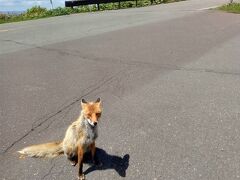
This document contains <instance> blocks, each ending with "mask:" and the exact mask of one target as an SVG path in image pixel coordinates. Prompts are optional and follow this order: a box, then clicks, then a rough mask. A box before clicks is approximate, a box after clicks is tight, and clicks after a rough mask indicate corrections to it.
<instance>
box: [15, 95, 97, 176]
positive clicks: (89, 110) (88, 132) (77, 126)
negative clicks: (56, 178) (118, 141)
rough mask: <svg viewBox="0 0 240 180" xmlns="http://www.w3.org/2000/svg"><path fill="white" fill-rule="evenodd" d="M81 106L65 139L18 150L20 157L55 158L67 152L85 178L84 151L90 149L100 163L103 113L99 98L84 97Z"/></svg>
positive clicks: (95, 159) (79, 173)
mask: <svg viewBox="0 0 240 180" xmlns="http://www.w3.org/2000/svg"><path fill="white" fill-rule="evenodd" d="M81 107H82V111H81V113H80V116H79V117H78V119H77V120H76V121H74V122H73V123H72V124H71V125H70V126H69V127H68V129H67V131H66V134H65V137H64V139H63V141H60V142H51V143H46V144H39V145H33V146H28V147H25V148H24V149H22V150H20V151H18V152H19V153H20V154H21V156H20V157H25V156H29V157H40V158H54V157H57V156H59V155H62V154H65V155H66V156H67V158H68V159H69V160H70V161H71V162H72V165H74V166H75V165H76V164H77V163H78V164H79V172H78V179H79V180H84V179H85V175H84V174H83V170H82V168H83V155H84V153H85V152H87V151H90V152H91V155H92V160H93V162H94V163H95V164H97V165H99V161H98V158H97V157H96V154H95V152H96V147H95V140H96V139H97V136H98V129H97V124H98V121H99V119H100V117H101V113H102V105H101V100H100V98H98V99H97V101H96V102H86V101H85V100H84V99H82V101H81Z"/></svg>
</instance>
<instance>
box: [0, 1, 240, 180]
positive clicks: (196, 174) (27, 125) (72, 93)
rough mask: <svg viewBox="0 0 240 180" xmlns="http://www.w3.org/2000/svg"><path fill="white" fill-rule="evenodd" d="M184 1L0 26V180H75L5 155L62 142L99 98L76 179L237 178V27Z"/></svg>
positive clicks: (73, 171) (237, 19)
mask: <svg viewBox="0 0 240 180" xmlns="http://www.w3.org/2000/svg"><path fill="white" fill-rule="evenodd" d="M226 2H228V1H227V0H190V1H184V2H179V3H173V4H166V5H158V6H151V7H144V8H137V9H125V10H117V11H107V12H97V13H85V14H78V15H70V16H63V17H55V18H48V19H41V20H35V21H27V22H19V23H11V24H4V25H0V137H1V138H0V145H1V146H0V153H1V154H0V164H1V165H0V179H2V180H24V179H26V180H35V179H36V180H40V179H44V180H47V179H48V180H53V179H56V180H67V179H70V180H74V179H76V176H77V168H74V167H72V166H71V165H70V163H69V162H68V161H67V160H66V158H64V157H59V158H56V159H53V160H44V159H31V158H27V159H25V160H19V159H18V155H17V154H16V151H17V150H19V149H21V148H23V147H25V146H27V145H31V144H38V143H44V142H49V141H54V140H60V139H62V138H63V136H64V133H65V130H66V128H67V127H68V125H69V124H70V123H71V122H72V121H74V120H75V118H76V117H77V116H78V114H79V111H80V100H81V98H83V97H84V98H85V99H87V100H95V99H96V98H97V97H101V98H102V101H103V106H104V112H103V116H102V119H101V123H100V124H99V139H98V140H97V146H98V148H99V149H98V155H99V157H100V159H101V160H102V161H103V167H102V168H101V169H96V168H94V167H92V166H91V165H87V164H85V165H84V171H85V173H86V174H87V179H106V180H112V179H129V180H133V179H140V180H141V179H152V180H162V179H163V180H172V179H173V180H175V179H180V180H196V179H202V180H208V179H209V180H215V179H218V180H219V179H220V180H235V179H240V48H239V47H240V33H239V32H240V16H239V15H236V14H229V13H224V12H219V11H216V10H208V8H209V7H214V6H218V5H220V4H223V3H226Z"/></svg>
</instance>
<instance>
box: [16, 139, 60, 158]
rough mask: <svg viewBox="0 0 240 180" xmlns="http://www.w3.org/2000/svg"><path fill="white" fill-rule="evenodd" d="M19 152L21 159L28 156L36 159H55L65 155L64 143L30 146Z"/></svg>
mask: <svg viewBox="0 0 240 180" xmlns="http://www.w3.org/2000/svg"><path fill="white" fill-rule="evenodd" d="M18 152H19V153H20V154H21V156H20V157H21V158H23V157H26V156H28V157H35V158H54V157H57V156H60V155H62V154H63V153H64V152H63V145H62V142H51V143H46V144H38V145H33V146H28V147H25V148H23V149H22V150H20V151H18Z"/></svg>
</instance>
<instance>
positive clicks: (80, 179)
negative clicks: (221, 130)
mask: <svg viewBox="0 0 240 180" xmlns="http://www.w3.org/2000/svg"><path fill="white" fill-rule="evenodd" d="M78 180H86V178H85V175H84V174H82V175H80V176H78Z"/></svg>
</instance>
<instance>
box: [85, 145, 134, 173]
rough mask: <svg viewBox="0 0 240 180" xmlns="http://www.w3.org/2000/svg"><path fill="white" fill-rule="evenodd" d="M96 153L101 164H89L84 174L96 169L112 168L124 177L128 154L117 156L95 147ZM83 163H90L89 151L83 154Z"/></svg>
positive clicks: (127, 164)
mask: <svg viewBox="0 0 240 180" xmlns="http://www.w3.org/2000/svg"><path fill="white" fill-rule="evenodd" d="M96 155H97V157H98V160H99V161H100V162H101V163H102V165H101V166H100V167H98V166H95V165H93V166H90V167H89V168H88V169H87V170H86V171H85V172H84V174H88V173H91V172H93V171H96V170H107V169H114V170H115V171H116V172H117V173H118V174H119V176H121V177H126V170H127V168H128V166H129V158H130V156H129V154H125V155H124V156H123V157H119V156H115V155H110V154H108V153H107V152H106V151H104V150H103V149H100V148H96ZM84 163H87V164H90V163H91V155H90V153H86V155H85V156H84Z"/></svg>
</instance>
